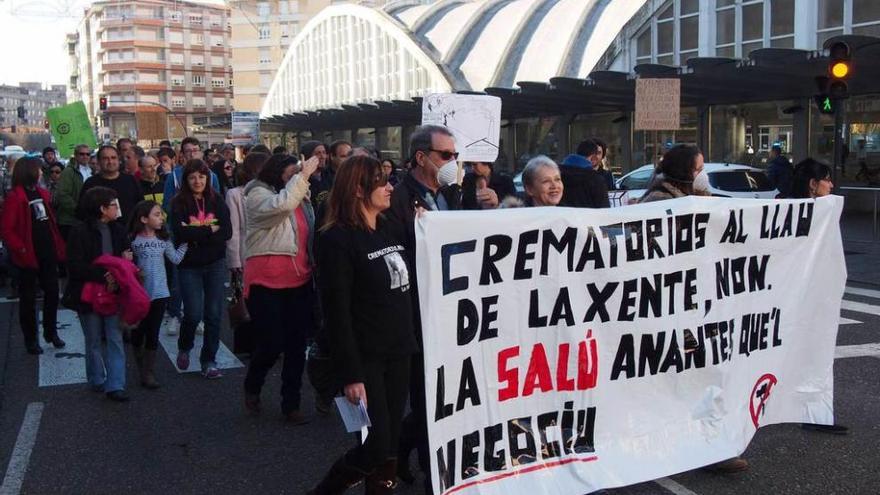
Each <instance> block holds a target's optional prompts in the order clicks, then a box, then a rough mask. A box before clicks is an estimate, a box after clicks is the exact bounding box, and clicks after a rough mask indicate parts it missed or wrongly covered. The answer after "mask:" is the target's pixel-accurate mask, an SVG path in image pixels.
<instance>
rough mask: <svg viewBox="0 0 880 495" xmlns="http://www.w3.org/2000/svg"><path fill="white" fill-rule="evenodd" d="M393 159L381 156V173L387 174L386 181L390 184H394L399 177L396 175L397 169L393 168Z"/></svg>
mask: <svg viewBox="0 0 880 495" xmlns="http://www.w3.org/2000/svg"><path fill="white" fill-rule="evenodd" d="M395 168H396V167H395V166H394V160H392V159H391V158H383V159H382V173H383V174H385V175H387V176H388V182H389V183H390V184H391V185H392V186H396V185H397V183H398V181H399V179H398V177H397V170H395Z"/></svg>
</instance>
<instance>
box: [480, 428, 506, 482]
mask: <svg viewBox="0 0 880 495" xmlns="http://www.w3.org/2000/svg"><path fill="white" fill-rule="evenodd" d="M483 438H484V442H483V443H484V444H485V447H484V449H485V450H484V451H483V466H484V468H485V470H486V471H503V470H505V469H507V457H506V456H505V449H504V448H503V447H502V448H501V449H499V450H498V451H497V452H496V448H495V446H496V445H497V444H498V443H499V442H501V441H503V440H504V429H503V428H502V425H501V423H498V424H496V425H492V426H488V427H486V428H485V429H483ZM502 445H503V444H502Z"/></svg>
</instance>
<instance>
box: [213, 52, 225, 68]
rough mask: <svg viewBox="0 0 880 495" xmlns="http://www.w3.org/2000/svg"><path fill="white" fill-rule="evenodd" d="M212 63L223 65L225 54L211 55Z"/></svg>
mask: <svg viewBox="0 0 880 495" xmlns="http://www.w3.org/2000/svg"><path fill="white" fill-rule="evenodd" d="M211 65H213V66H214V67H223V56H222V55H211Z"/></svg>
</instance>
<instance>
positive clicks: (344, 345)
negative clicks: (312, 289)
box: [318, 220, 418, 384]
mask: <svg viewBox="0 0 880 495" xmlns="http://www.w3.org/2000/svg"><path fill="white" fill-rule="evenodd" d="M392 227H393V225H390V224H388V223H387V222H384V221H382V220H380V222H379V225H378V228H377V229H376V231H374V232H369V231H366V230H361V229H353V228H347V227H342V226H335V227H333V228H331V229H329V230H328V231H326V232H324V233H323V234H322V235H321V241H320V244H319V246H320V247H319V252H318V273H319V277H318V280H319V283H320V286H321V298H322V302H323V310H324V318H325V328H324V331H325V332H326V338H327V341H328V344H329V346H330V353H331V355H332V356H333V360H334V362H335V364H336V368H337V370H338V372H339V375H340V378H341V379H343V380H344V383H346V384H348V383H355V382H362V381H364V375H363V367H362V362H363V358H364V356H376V357H381V356H391V355H407V354H412V353H414V352H416V351H417V350H418V346H417V344H416V340H415V335H414V334H413V328H412V308H411V304H412V303H411V299H412V297H411V294H410V290H412V289H413V287H412V286H411V285H410V278H411V277H410V273H409V270H408V269H407V265H406V262H405V261H404V256H403V255H404V247H403V243H402V242H400V236H397V235H394V233H393V232H392V231H391V230H390V228H392Z"/></svg>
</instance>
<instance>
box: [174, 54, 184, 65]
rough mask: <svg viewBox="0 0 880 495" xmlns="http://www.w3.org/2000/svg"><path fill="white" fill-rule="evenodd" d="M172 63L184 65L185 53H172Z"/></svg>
mask: <svg viewBox="0 0 880 495" xmlns="http://www.w3.org/2000/svg"><path fill="white" fill-rule="evenodd" d="M171 63H172V64H173V65H183V54H182V53H173V52H172V53H171Z"/></svg>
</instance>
